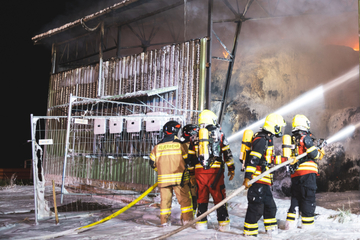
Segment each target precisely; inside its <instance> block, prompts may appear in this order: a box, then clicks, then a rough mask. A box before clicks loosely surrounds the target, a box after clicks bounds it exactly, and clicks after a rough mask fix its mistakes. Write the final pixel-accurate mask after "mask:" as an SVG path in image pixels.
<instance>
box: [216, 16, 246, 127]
mask: <svg viewBox="0 0 360 240" xmlns="http://www.w3.org/2000/svg"><path fill="white" fill-rule="evenodd" d="M241 26H242V21H238V22H237V25H236V32H235V38H234V43H233V49H232V51H231V56H233V57H232V61H231V62H230V63H229V67H228V71H227V74H226V84H225V90H224V93H223V98H222V101H221V108H220V114H219V120H218V123H219V124H221V122H222V120H223V117H224V112H225V104H226V97H227V94H228V92H229V86H230V80H231V76H232V71H233V68H234V63H235V56H236V49H237V45H238V39H239V35H240V30H241Z"/></svg>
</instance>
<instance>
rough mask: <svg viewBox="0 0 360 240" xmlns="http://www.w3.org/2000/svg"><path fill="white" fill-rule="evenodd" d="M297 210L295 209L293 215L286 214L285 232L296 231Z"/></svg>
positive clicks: (290, 213)
mask: <svg viewBox="0 0 360 240" xmlns="http://www.w3.org/2000/svg"><path fill="white" fill-rule="evenodd" d="M298 213H299V208H298V207H295V213H292V212H288V213H287V217H286V222H285V230H291V229H296V228H297V225H298V216H299V215H298Z"/></svg>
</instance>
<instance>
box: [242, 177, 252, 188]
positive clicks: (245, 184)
mask: <svg viewBox="0 0 360 240" xmlns="http://www.w3.org/2000/svg"><path fill="white" fill-rule="evenodd" d="M249 181H250V179H248V178H244V182H243V185H244V186H245V189H248V188H249V187H251V184H249Z"/></svg>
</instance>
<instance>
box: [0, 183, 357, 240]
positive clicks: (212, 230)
mask: <svg viewBox="0 0 360 240" xmlns="http://www.w3.org/2000/svg"><path fill="white" fill-rule="evenodd" d="M359 193H360V192H359V191H355V192H345V193H343V194H335V193H334V194H331V193H326V194H325V195H324V194H323V195H319V199H321V201H322V202H325V200H324V198H327V200H328V202H329V203H331V202H336V203H337V204H338V205H337V206H339V205H341V203H339V201H340V200H341V199H344V200H343V204H342V206H343V208H344V209H348V208H347V206H349V203H350V202H351V201H354V199H352V200H351V198H350V197H347V198H346V197H344V196H345V195H348V196H351V197H354V196H355V202H357V203H355V204H357V205H359V202H358V201H359V198H358V196H359ZM228 194H229V193H228ZM66 197H67V196H65V198H66ZM94 198H95V197H94ZM149 199H150V198H149ZM339 199H340V200H339ZM153 200H154V201H155V202H157V201H158V200H159V197H155V198H153ZM97 201H102V202H104V203H106V204H112V206H113V208H111V209H103V210H96V211H88V212H71V213H69V212H67V213H59V214H60V215H59V218H60V223H59V224H58V225H56V224H55V219H54V217H51V218H48V219H46V220H40V221H39V224H38V225H34V223H35V218H34V212H33V210H34V207H33V206H34V200H33V187H32V186H16V187H14V188H11V189H3V190H0V239H49V238H52V237H54V235H53V234H54V233H64V231H66V230H69V229H74V228H78V227H81V226H85V225H88V224H90V223H93V222H95V221H98V220H100V219H102V218H104V217H107V216H109V215H111V214H112V213H114V212H116V211H117V210H118V209H120V208H122V207H124V206H126V204H127V203H121V202H118V201H117V202H115V201H114V200H109V199H104V198H97ZM275 201H276V204H277V207H278V211H277V216H276V218H277V219H278V224H279V228H280V229H279V234H278V235H276V236H273V237H272V239H295V240H296V239H347V240H349V239H360V215H357V214H350V215H348V216H346V217H344V218H340V217H339V214H341V211H335V210H331V209H326V208H324V207H319V206H318V207H317V208H316V218H315V224H316V227H315V228H314V229H312V230H304V229H301V228H297V229H294V230H290V231H285V230H283V229H284V224H285V219H286V213H287V209H288V207H289V204H290V199H289V198H285V199H279V198H276V199H275ZM157 206H158V205H156V204H141V205H136V206H134V207H132V208H130V209H129V210H127V211H126V212H124V213H122V214H120V215H119V216H117V217H115V218H113V219H111V220H109V221H107V222H105V223H102V224H100V225H97V226H95V227H94V228H91V229H89V230H87V231H84V232H81V233H78V234H75V235H64V234H63V236H61V237H59V238H58V239H81V240H86V239H129V240H130V239H153V238H156V237H160V236H162V235H164V234H166V233H168V232H170V231H173V230H175V229H177V228H179V227H180V207H179V205H178V204H177V202H176V200H174V202H173V209H172V224H173V225H172V226H171V227H167V228H160V227H157V225H159V224H160V219H159V214H160V210H159V208H158V207H157ZM50 207H51V206H50ZM357 207H358V206H357ZM246 208H247V200H246V192H241V193H240V194H239V195H237V196H236V197H234V198H232V199H231V200H230V201H229V205H228V209H229V213H230V221H231V232H229V233H223V232H219V231H217V221H216V213H214V212H213V213H211V214H210V215H209V216H208V220H209V229H208V230H206V231H198V230H196V229H195V228H193V227H190V228H187V229H185V230H183V231H181V232H179V233H177V234H175V235H173V236H171V237H169V238H168V239H184V240H188V239H246V238H245V237H244V236H242V232H243V225H244V217H245V213H246ZM355 208H356V207H355ZM341 209H342V208H341ZM339 220H340V221H339ZM341 221H344V222H343V223H342V222H341ZM269 238H270V237H268V236H267V235H266V233H265V229H264V224H263V221H262V219H261V220H260V221H259V235H258V237H257V238H250V239H269Z"/></svg>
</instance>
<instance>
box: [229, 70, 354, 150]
mask: <svg viewBox="0 0 360 240" xmlns="http://www.w3.org/2000/svg"><path fill="white" fill-rule="evenodd" d="M358 75H359V66H356V67H354V68H352V69H351V70H350V71H348V72H347V73H345V74H343V75H342V76H340V77H338V78H335V79H334V80H332V81H330V82H328V83H326V84H325V85H321V86H319V87H316V88H314V89H312V90H310V91H308V92H306V93H304V94H302V95H300V96H299V97H297V98H296V99H295V100H293V101H292V102H290V103H289V104H287V105H285V106H283V107H281V108H279V109H277V110H276V111H274V112H275V113H278V114H280V115H282V116H283V115H286V114H287V113H289V112H291V111H294V110H296V109H298V108H301V107H303V106H309V105H310V104H311V103H312V102H314V101H316V100H319V99H320V98H322V97H323V96H324V93H325V92H327V91H329V90H331V89H333V88H336V87H339V86H340V85H342V84H344V83H346V82H347V81H350V80H354V79H355V77H356V76H358ZM264 121H265V118H262V119H260V120H259V121H257V122H255V123H253V124H251V125H250V126H248V127H246V128H243V129H241V130H240V131H238V132H237V133H235V134H233V135H231V136H230V137H228V141H229V142H230V143H231V142H233V141H234V140H237V139H238V138H240V137H241V136H242V135H243V133H244V131H245V130H246V129H251V130H256V131H257V129H258V128H259V127H261V126H262V124H263V123H264Z"/></svg>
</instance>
